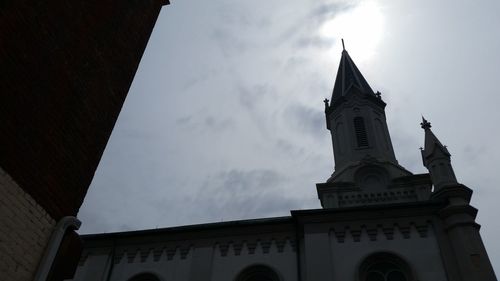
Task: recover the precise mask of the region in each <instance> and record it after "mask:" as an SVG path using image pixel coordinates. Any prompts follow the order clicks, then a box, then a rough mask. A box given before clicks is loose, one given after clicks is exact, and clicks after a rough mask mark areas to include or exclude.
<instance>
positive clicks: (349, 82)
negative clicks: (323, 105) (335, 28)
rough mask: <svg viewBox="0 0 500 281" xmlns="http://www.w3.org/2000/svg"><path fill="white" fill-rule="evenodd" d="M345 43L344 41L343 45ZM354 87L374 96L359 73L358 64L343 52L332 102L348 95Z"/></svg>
mask: <svg viewBox="0 0 500 281" xmlns="http://www.w3.org/2000/svg"><path fill="white" fill-rule="evenodd" d="M343 44H344V41H343V40H342V45H343ZM352 87H356V88H358V90H360V91H361V92H363V93H367V94H372V95H373V94H374V92H373V90H372V88H370V85H368V82H366V80H365V78H364V77H363V75H362V74H361V72H360V71H359V69H358V67H356V64H354V62H353V61H352V59H351V57H350V56H349V53H347V51H346V50H345V49H344V50H342V58H341V59H340V64H339V69H338V70H337V78H335V86H334V87H333V93H332V102H334V101H336V100H337V99H339V98H340V97H343V96H345V95H347V93H348V92H349V90H350V89H351V88H352Z"/></svg>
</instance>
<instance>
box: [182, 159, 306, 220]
mask: <svg viewBox="0 0 500 281" xmlns="http://www.w3.org/2000/svg"><path fill="white" fill-rule="evenodd" d="M287 183H288V179H287V178H286V177H284V176H283V175H281V174H279V173H278V172H276V171H274V170H269V169H253V170H237V169H231V170H227V171H224V172H220V173H218V174H216V175H215V176H209V177H207V178H206V180H205V182H204V184H203V186H202V188H200V189H199V191H198V193H197V194H196V195H195V196H194V197H193V198H191V199H190V201H191V202H190V205H191V206H196V210H198V211H199V212H202V213H203V214H201V213H199V214H198V216H207V215H208V216H210V217H221V218H223V219H224V220H229V219H231V220H232V219H242V218H258V217H261V216H273V215H287V214H288V210H290V209H294V208H298V207H299V206H300V199H299V198H293V197H289V196H287V192H286V189H285V187H286V186H287ZM206 194H210V196H206Z"/></svg>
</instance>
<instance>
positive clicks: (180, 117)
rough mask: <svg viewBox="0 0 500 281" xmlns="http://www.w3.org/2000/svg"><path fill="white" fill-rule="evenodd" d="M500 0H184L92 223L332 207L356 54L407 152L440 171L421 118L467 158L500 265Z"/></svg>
mask: <svg viewBox="0 0 500 281" xmlns="http://www.w3.org/2000/svg"><path fill="white" fill-rule="evenodd" d="M499 14H500V2H499V1H486V0H482V1H464V0H448V1H445V0H443V1H436V0H433V1H430V0H423V1H409V0H408V1H406V0H400V1H382V0H380V1H376V0H366V1H332V0H324V1H323V0H321V1H320V0H314V1H312V0H310V1H304V0H301V1H298V0H286V1H285V0H273V1H269V0H256V1H238V0H218V1H206V0H190V1H186V0H183V1H180V0H172V1H171V5H169V6H166V7H164V8H163V9H162V11H161V13H160V16H159V18H158V21H157V23H156V26H155V28H154V31H153V33H152V35H151V38H150V40H149V43H148V46H147V48H146V50H145V52H144V56H143V58H142V60H141V63H140V66H139V69H138V71H137V73H136V76H135V78H134V81H133V83H132V86H131V88H130V91H129V94H128V96H127V99H126V101H125V104H124V106H123V109H122V111H121V113H120V116H119V118H118V120H117V123H116V126H115V128H114V130H113V133H112V135H111V138H110V140H109V142H108V145H107V147H106V149H105V152H104V154H103V156H102V159H101V162H100V164H99V167H98V169H97V171H96V174H95V177H94V179H93V182H92V184H91V186H90V189H89V191H88V194H87V197H86V198H85V201H84V204H83V205H82V207H81V209H80V212H79V214H78V216H79V218H80V219H81V220H82V221H83V225H82V227H81V229H80V231H79V232H80V233H101V232H115V231H127V230H138V229H149V228H160V227H170V226H178V225H187V224H198V223H208V222H220V221H229V220H238V219H251V218H261V217H273V216H286V215H289V214H290V210H296V209H311V208H320V203H319V200H318V198H317V194H316V187H315V184H316V183H320V182H325V181H326V179H327V178H328V177H329V176H330V175H331V173H332V172H333V168H334V167H333V152H332V144H331V137H330V133H329V131H328V130H327V129H326V127H325V119H324V118H325V117H324V112H323V110H324V105H323V99H324V98H330V95H331V91H332V89H333V84H334V78H335V74H336V71H337V67H338V63H339V61H340V55H341V51H342V46H341V43H340V38H344V40H345V44H346V49H347V50H348V52H349V54H350V56H351V58H352V59H353V60H354V62H355V63H356V64H357V66H358V68H359V69H360V70H361V72H362V73H363V75H364V77H365V78H366V80H367V81H368V83H369V84H370V86H371V87H372V88H373V89H374V90H379V91H380V92H381V93H382V98H383V100H384V101H385V102H386V103H387V107H386V116H387V122H388V125H389V130H390V133H391V138H392V143H393V146H394V150H395V153H396V157H397V158H398V161H399V163H400V164H401V165H402V166H404V167H405V168H406V169H408V170H410V171H411V172H413V173H425V172H426V170H425V168H424V167H423V165H422V160H421V156H420V151H419V147H421V146H423V138H424V133H423V130H422V129H421V128H420V125H419V123H420V122H421V115H423V116H425V117H426V119H428V120H429V121H430V122H431V123H432V126H433V127H432V129H433V131H434V133H435V134H436V135H437V136H438V138H439V139H440V140H441V142H442V143H444V144H446V145H447V146H448V149H449V151H450V153H451V154H452V165H453V168H454V170H455V173H456V175H457V178H458V180H459V182H461V183H463V184H465V185H467V186H468V187H470V188H472V189H473V190H474V194H473V197H472V202H471V204H472V205H473V206H475V207H477V208H478V209H479V214H478V218H477V221H478V222H479V223H480V224H481V225H482V228H481V234H482V237H483V240H484V242H485V245H486V248H487V250H488V253H489V255H490V259H491V261H492V263H493V265H494V267H495V270H496V272H500V241H499V240H498V239H496V238H497V237H499V236H500V223H499V222H498V221H497V216H498V213H500V204H497V198H500V186H498V184H497V183H498V182H499V181H500V169H499V166H500V165H499V163H500V145H499V144H500V130H499V125H498V122H499V121H500V110H498V107H499V105H500V91H499V87H498V86H497V85H496V83H497V82H498V80H499V79H500V54H499V52H498V50H500V36H499V34H500V30H499V28H500V17H498V15H499Z"/></svg>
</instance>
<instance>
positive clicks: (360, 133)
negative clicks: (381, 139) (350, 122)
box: [354, 117, 368, 147]
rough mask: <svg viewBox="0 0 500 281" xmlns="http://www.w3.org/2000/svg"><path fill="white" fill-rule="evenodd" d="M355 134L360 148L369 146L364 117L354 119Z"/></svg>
mask: <svg viewBox="0 0 500 281" xmlns="http://www.w3.org/2000/svg"><path fill="white" fill-rule="evenodd" d="M354 132H355V133H356V141H357V143H358V147H366V146H368V135H367V134H366V127H365V120H364V119H363V117H354Z"/></svg>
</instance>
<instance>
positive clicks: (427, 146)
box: [420, 116, 451, 158]
mask: <svg viewBox="0 0 500 281" xmlns="http://www.w3.org/2000/svg"><path fill="white" fill-rule="evenodd" d="M420 126H421V127H422V129H424V130H425V142H424V149H423V150H422V156H423V157H424V158H426V157H428V156H429V155H431V154H433V153H434V151H436V149H439V150H441V151H442V152H443V153H444V155H446V156H448V157H449V156H451V154H450V153H449V152H448V149H447V148H446V146H445V145H443V144H441V142H440V141H439V139H438V138H437V137H436V135H434V133H433V132H432V130H431V127H432V126H431V123H430V122H429V121H427V120H426V119H425V118H424V116H422V123H420Z"/></svg>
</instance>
